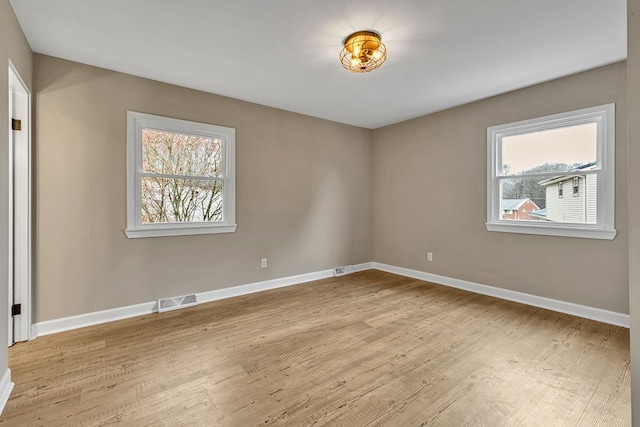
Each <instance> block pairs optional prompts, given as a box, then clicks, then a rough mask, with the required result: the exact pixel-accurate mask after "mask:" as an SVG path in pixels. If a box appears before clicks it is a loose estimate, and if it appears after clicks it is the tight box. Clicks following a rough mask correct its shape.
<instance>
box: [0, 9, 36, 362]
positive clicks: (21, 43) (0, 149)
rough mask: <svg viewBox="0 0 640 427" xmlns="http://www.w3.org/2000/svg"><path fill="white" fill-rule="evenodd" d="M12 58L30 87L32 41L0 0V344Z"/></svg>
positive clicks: (4, 317)
mask: <svg viewBox="0 0 640 427" xmlns="http://www.w3.org/2000/svg"><path fill="white" fill-rule="evenodd" d="M9 60H10V61H11V62H12V63H13V65H14V66H15V67H16V69H17V70H18V73H20V77H22V79H23V81H24V82H25V83H26V85H27V86H28V87H29V88H31V87H32V86H31V70H32V63H31V61H32V54H31V49H30V48H29V44H28V43H27V40H26V39H25V37H24V34H23V33H22V29H21V28H20V25H19V24H18V21H17V19H16V17H15V15H14V13H13V9H12V8H11V5H10V4H9V1H8V0H0V159H2V160H1V161H0V194H1V195H2V196H1V197H0V242H4V244H2V245H0V343H6V342H7V340H8V336H7V331H8V323H7V322H8V318H9V314H8V310H7V306H8V301H7V299H8V292H9V290H8V286H9V283H8V273H7V267H8V264H7V259H8V252H7V250H8V247H7V245H6V242H8V241H9V224H8V221H9V219H8V218H9V217H8V213H9V211H8V206H9V199H8V194H9V175H8V165H9V120H8V117H9V110H8V108H9V97H8V95H9V88H8V86H7V82H8V79H9V77H8V63H9ZM2 348H3V350H1V351H0V375H2V374H4V372H5V370H6V369H7V350H6V349H7V347H6V346H4V345H3V346H2Z"/></svg>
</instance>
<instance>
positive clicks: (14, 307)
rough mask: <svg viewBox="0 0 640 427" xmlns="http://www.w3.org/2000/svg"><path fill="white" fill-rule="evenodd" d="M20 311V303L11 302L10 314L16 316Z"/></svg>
mask: <svg viewBox="0 0 640 427" xmlns="http://www.w3.org/2000/svg"><path fill="white" fill-rule="evenodd" d="M21 313H22V304H13V305H12V306H11V315H12V316H17V315H18V314H21Z"/></svg>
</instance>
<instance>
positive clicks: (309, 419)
mask: <svg viewBox="0 0 640 427" xmlns="http://www.w3.org/2000/svg"><path fill="white" fill-rule="evenodd" d="M9 356H10V361H9V363H10V367H11V369H12V373H13V379H14V381H15V383H16V387H15V389H14V391H13V393H12V395H11V398H10V399H9V402H8V403H7V406H6V408H5V410H4V413H3V414H2V416H1V417H0V424H2V425H10V426H14V425H15V426H67V425H78V426H103V425H104V426H106V425H115V424H117V425H122V426H136V427H137V426H165V425H166V426H182V425H184V426H232V427H233V426H241V427H245V426H257V425H262V426H324V425H330V426H349V427H353V426H424V425H444V426H451V425H456V426H464V425H469V426H482V425H485V426H500V425H523V426H526V425H531V426H544V425H603V426H627V425H630V385H629V331H628V330H627V329H624V328H619V327H615V326H611V325H605V324H602V323H598V322H594V321H590V320H586V319H581V318H577V317H573V316H569V315H565V314H561V313H554V312H551V311H547V310H543V309H539V308H535V307H530V306H525V305H522V304H517V303H512V302H508V301H503V300H498V299H495V298H491V297H487V296H483V295H477V294H472V293H468V292H465V291H461V290H457V289H451V288H447V287H443V286H438V285H434V284H431V283H427V282H422V281H419V280H415V279H409V278H405V277H400V276H396V275H393V274H389V273H383V272H380V271H373V270H370V271H366V272H362V273H357V274H353V275H349V276H343V277H341V278H332V279H326V280H320V281H316V282H311V283H308V284H304V285H299V286H294V287H288V288H281V289H276V290H272V291H267V292H262V293H258V294H252V295H246V296H242V297H237V298H232V299H227V300H221V301H216V302H212V303H207V304H201V305H199V306H196V307H191V308H187V309H184V310H178V311H174V312H168V313H163V314H153V315H146V316H141V317H138V318H133V319H127V320H122V321H118V322H113V323H110V324H104V325H98V326H94V327H89V328H84V329H81V330H75V331H69V332H64V333H60V334H55V335H50V336H46V337H42V338H38V339H37V340H35V341H31V342H26V343H20V344H17V345H15V346H14V347H12V348H10V350H9Z"/></svg>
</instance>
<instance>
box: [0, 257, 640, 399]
mask: <svg viewBox="0 0 640 427" xmlns="http://www.w3.org/2000/svg"><path fill="white" fill-rule="evenodd" d="M370 269H376V270H381V271H386V272H388V273H393V274H398V275H400V276H406V277H411V278H414V279H419V280H424V281H426V282H432V283H437V284H439V285H445V286H450V287H453V288H458V289H463V290H466V291H470V292H475V293H478V294H483V295H489V296H492V297H496V298H501V299H505V300H509V301H515V302H519V303H522V304H527V305H532V306H534V307H540V308H546V309H548V310H553V311H558V312H560V313H566V314H571V315H574V316H579V317H584V318H587V319H592V320H597V321H599V322H604V323H609V324H612V325H617V326H623V327H625V328H628V327H629V326H630V318H629V315H628V314H622V313H616V312H613V311H607V310H602V309H599V308H593V307H587V306H584V305H578V304H573V303H570V302H564V301H558V300H554V299H551V298H545V297H539V296H536V295H531V294H525V293H522V292H516V291H511V290H508V289H502V288H496V287H493V286H487V285H482V284H479V283H474V282H469V281H466V280H460V279H454V278H451V277H446V276H439V275H437V274H432V273H426V272H424V271H418V270H411V269H408V268H403V267H395V266H393V265H387V264H382V263H379V262H367V263H363V264H357V265H354V266H353V270H354V272H358V271H364V270H370ZM328 277H333V270H332V269H331V270H322V271H316V272H314V273H307V274H300V275H297V276H289V277H283V278H279V279H272V280H265V281H263V282H256V283H250V284H247V285H240V286H234V287H230V288H224V289H217V290H214V291H207V292H201V293H198V294H197V296H198V301H199V302H201V303H205V302H210V301H217V300H221V299H225V298H232V297H237V296H240V295H248V294H252V293H255V292H262V291H267V290H269V289H277V288H282V287H285V286H293V285H299V284H302V283H307V282H311V281H313V280H320V279H326V278H328ZM157 311H158V307H157V302H156V301H151V302H145V303H142V304H136V305H129V306H126V307H118V308H114V309H110V310H102V311H95V312H92V313H86V314H79V315H77V316H70V317H63V318H60V319H54V320H48V321H45V322H39V323H36V324H35V325H33V329H34V332H35V333H34V335H33V336H34V337H37V336H44V335H49V334H54V333H57V332H64V331H69V330H72V329H78V328H83V327H85V326H93V325H98V324H101V323H106V322H113V321H115V320H121V319H127V318H130V317H135V316H143V315H145V314H151V313H154V312H157ZM0 386H1V384H0ZM9 391H10V390H9ZM0 393H2V389H0ZM0 397H1V395H0Z"/></svg>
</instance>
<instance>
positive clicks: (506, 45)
mask: <svg viewBox="0 0 640 427" xmlns="http://www.w3.org/2000/svg"><path fill="white" fill-rule="evenodd" d="M11 4H12V5H13V8H14V10H15V12H16V15H17V16H18V19H19V21H20V23H21V25H22V28H23V30H24V32H25V34H26V36H27V39H28V40H29V43H30V44H31V48H32V49H33V50H34V51H35V52H38V53H43V54H47V55H52V56H57V57H60V58H65V59H69V60H72V61H78V62H83V63H86V64H91V65H95V66H98V67H103V68H108V69H111V70H116V71H121V72H124V73H129V74H134V75H137V76H142V77H147V78H150V79H155V80H160V81H163V82H167V83H173V84H177V85H180V86H185V87H189V88H194V89H199V90H202V91H206V92H211V93H215V94H220V95H225V96H230V97H233V98H237V99H242V100H246V101H251V102H255V103H258V104H263V105H268V106H272V107H277V108H281V109H284V110H289V111H295V112H298V113H303V114H308V115H310V116H315V117H320V118H324V119H328V120H334V121H337V122H342V123H347V124H351V125H356V126H361V127H365V128H377V127H380V126H384V125H387V124H391V123H395V122H399V121H402V120H406V119H409V118H413V117H418V116H421V115H424V114H428V113H432V112H435V111H439V110H443V109H446V108H449V107H453V106H456V105H460V104H464V103H467V102H471V101H475V100H478V99H482V98H486V97H489V96H492V95H497V94H499V93H504V92H507V91H510V90H514V89H517V88H522V87H525V86H530V85H532V84H535V83H539V82H543V81H547V80H550V79H554V78H557V77H560V76H565V75H569V74H573V73H576V72H579V71H584V70H587V69H591V68H594V67H598V66H601V65H605V64H609V63H612V62H616V61H620V60H623V59H625V58H626V51H627V48H626V0H483V1H477V0H394V1H390V0H368V1H360V0H270V1H267V0H233V1H224V0H181V1H177V0H55V1H52V0H11ZM365 29H373V30H376V31H378V32H379V33H381V34H382V39H383V42H384V43H385V44H386V45H387V52H388V58H387V62H386V63H385V64H384V65H383V66H382V68H380V69H379V70H376V71H374V72H372V73H368V74H354V73H350V72H348V71H346V70H344V69H343V68H342V67H341V65H340V62H339V60H338V53H339V51H340V49H341V47H342V45H341V43H342V40H343V39H344V37H345V36H347V35H348V34H350V33H352V32H354V31H358V30H365Z"/></svg>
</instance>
